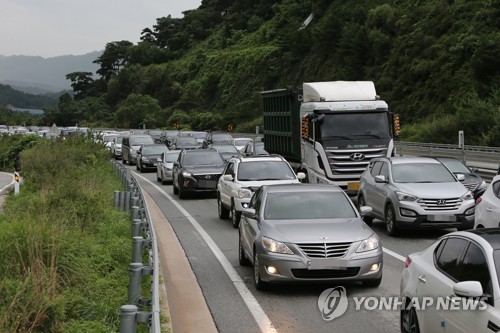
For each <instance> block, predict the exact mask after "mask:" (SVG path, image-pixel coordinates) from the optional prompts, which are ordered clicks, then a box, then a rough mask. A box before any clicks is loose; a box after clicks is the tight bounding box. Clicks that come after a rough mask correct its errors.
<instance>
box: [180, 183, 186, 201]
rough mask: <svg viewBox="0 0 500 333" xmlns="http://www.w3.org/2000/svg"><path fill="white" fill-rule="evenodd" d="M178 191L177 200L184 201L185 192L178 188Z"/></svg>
mask: <svg viewBox="0 0 500 333" xmlns="http://www.w3.org/2000/svg"><path fill="white" fill-rule="evenodd" d="M178 191H179V199H186V191H184V190H183V189H182V187H180V186H179V190H178Z"/></svg>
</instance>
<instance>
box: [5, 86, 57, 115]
mask: <svg viewBox="0 0 500 333" xmlns="http://www.w3.org/2000/svg"><path fill="white" fill-rule="evenodd" d="M9 104H10V105H13V106H15V107H18V108H27V109H29V108H34V109H36V108H41V107H44V106H47V107H49V106H56V105H57V98H55V97H49V96H42V95H32V94H27V93H23V92H22V91H19V90H15V89H12V88H11V87H10V86H8V85H3V84H0V107H2V106H6V105H9Z"/></svg>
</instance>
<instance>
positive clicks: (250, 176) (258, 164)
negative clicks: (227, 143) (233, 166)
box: [237, 161, 296, 181]
mask: <svg viewBox="0 0 500 333" xmlns="http://www.w3.org/2000/svg"><path fill="white" fill-rule="evenodd" d="M237 177H238V180H240V181H251V180H290V179H295V178H296V177H295V174H294V173H293V171H292V169H290V167H289V166H288V164H287V163H285V162H282V161H255V162H245V163H240V164H239V166H238V176H237Z"/></svg>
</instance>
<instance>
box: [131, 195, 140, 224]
mask: <svg viewBox="0 0 500 333" xmlns="http://www.w3.org/2000/svg"><path fill="white" fill-rule="evenodd" d="M132 202H133V200H132ZM138 218H139V207H137V206H136V205H132V221H134V220H137V219H138Z"/></svg>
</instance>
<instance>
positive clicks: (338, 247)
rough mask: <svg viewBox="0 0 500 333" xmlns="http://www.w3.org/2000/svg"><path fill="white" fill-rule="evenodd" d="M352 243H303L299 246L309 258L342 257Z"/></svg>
mask: <svg viewBox="0 0 500 333" xmlns="http://www.w3.org/2000/svg"><path fill="white" fill-rule="evenodd" d="M351 244H352V243H350V242H349V243H302V244H297V246H298V247H299V248H300V249H301V250H302V252H304V254H305V255H306V256H307V257H309V258H341V257H343V256H344V255H345V254H346V253H347V251H348V250H349V247H350V246H351Z"/></svg>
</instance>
